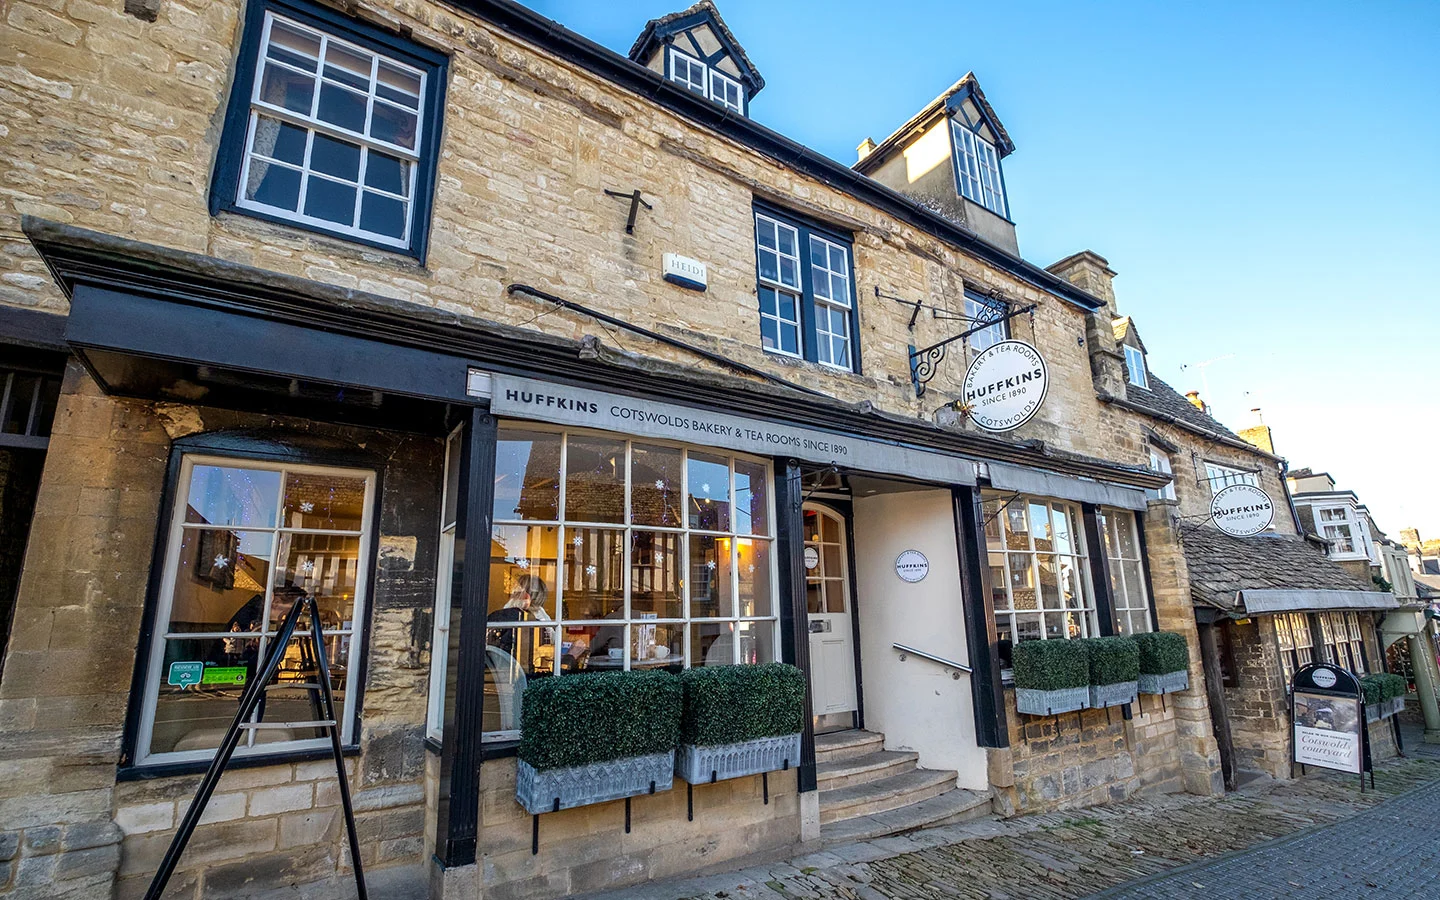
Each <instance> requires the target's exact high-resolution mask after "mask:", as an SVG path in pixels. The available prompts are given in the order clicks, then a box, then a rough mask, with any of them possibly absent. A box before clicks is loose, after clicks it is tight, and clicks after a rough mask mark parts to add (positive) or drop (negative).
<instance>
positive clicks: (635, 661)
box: [630, 616, 685, 672]
mask: <svg viewBox="0 0 1440 900" xmlns="http://www.w3.org/2000/svg"><path fill="white" fill-rule="evenodd" d="M636 618H637V621H636V622H635V624H634V625H632V626H630V638H631V639H630V668H632V669H669V670H670V671H672V672H679V671H680V670H681V669H682V668H684V666H685V626H684V625H665V624H658V623H657V624H646V623H645V621H644V620H643V617H638V616H637V617H636Z"/></svg>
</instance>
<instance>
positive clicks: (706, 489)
mask: <svg viewBox="0 0 1440 900" xmlns="http://www.w3.org/2000/svg"><path fill="white" fill-rule="evenodd" d="M700 492H701V493H703V494H704V495H705V496H707V497H708V496H710V482H708V481H707V482H705V483H704V484H702V485H700Z"/></svg>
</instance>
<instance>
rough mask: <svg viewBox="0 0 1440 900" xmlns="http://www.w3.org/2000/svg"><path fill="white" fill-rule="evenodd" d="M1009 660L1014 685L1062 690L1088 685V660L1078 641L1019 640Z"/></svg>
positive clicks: (1039, 689)
mask: <svg viewBox="0 0 1440 900" xmlns="http://www.w3.org/2000/svg"><path fill="white" fill-rule="evenodd" d="M1010 660H1011V665H1012V667H1013V668H1014V670H1015V686H1016V687H1017V688H1025V689H1027V690H1033V691H1062V690H1065V689H1066V688H1080V687H1087V686H1088V685H1089V684H1090V663H1089V662H1088V660H1087V658H1086V655H1085V647H1084V646H1083V645H1082V643H1081V642H1080V641H1021V642H1020V643H1018V644H1016V645H1015V647H1014V649H1013V650H1011V654H1010Z"/></svg>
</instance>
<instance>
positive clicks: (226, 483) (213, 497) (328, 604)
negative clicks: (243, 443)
mask: <svg viewBox="0 0 1440 900" xmlns="http://www.w3.org/2000/svg"><path fill="white" fill-rule="evenodd" d="M374 492H375V474H374V473H373V472H367V471H360V470H353V469H332V468H325V467H318V466H300V465H287V464H276V463H270V462H262V461H256V460H245V459H234V458H228V457H207V456H201V455H198V454H192V455H187V456H186V457H185V458H184V460H183V461H182V464H181V466H180V472H179V480H178V484H177V488H176V492H175V498H174V501H173V511H172V516H171V525H170V528H169V533H168V534H167V535H166V537H165V540H166V550H165V558H164V570H163V575H162V578H161V581H160V589H159V593H158V596H157V597H156V609H155V622H156V629H155V637H154V640H153V641H152V643H151V645H150V648H149V658H148V660H147V663H146V675H145V682H144V688H143V693H142V695H141V698H140V702H141V703H142V704H143V705H142V707H141V711H140V725H139V731H138V735H137V740H136V754H135V762H136V764H137V765H146V764H156V763H168V762H185V761H198V760H208V759H209V758H210V757H211V756H212V755H213V754H214V752H215V750H216V748H218V747H219V746H220V741H221V738H222V737H223V736H224V733H225V730H226V729H227V728H228V727H229V725H230V722H231V720H232V719H233V718H234V716H235V714H236V712H237V711H238V708H239V699H240V696H241V694H242V693H243V692H244V690H245V688H246V686H247V685H248V684H249V682H250V680H251V679H252V678H254V677H255V674H256V670H257V669H258V667H259V666H260V664H261V662H262V661H263V660H264V659H265V656H266V654H267V653H269V652H270V649H271V645H272V643H273V642H274V640H275V638H276V632H277V631H278V630H279V628H280V626H281V621H282V619H283V618H284V616H285V614H286V613H287V612H288V611H289V610H290V607H291V605H292V604H293V602H294V600H295V599H297V598H299V597H304V596H310V597H314V598H315V600H316V601H317V603H318V605H319V609H320V614H321V618H322V622H321V624H322V626H323V627H324V630H325V640H326V645H327V653H328V656H329V659H330V662H331V676H332V679H333V683H332V688H333V690H334V692H335V698H336V701H337V707H341V708H343V714H341V726H342V733H341V741H342V743H347V744H348V743H353V742H354V740H355V729H354V721H353V720H354V716H355V702H356V698H355V692H354V690H353V689H352V688H353V687H354V686H356V685H358V684H360V683H361V681H362V680H363V679H361V678H360V677H359V676H360V675H361V673H360V672H359V664H360V660H361V655H360V645H361V641H360V633H361V630H362V628H361V623H362V622H363V621H364V618H365V607H366V596H367V595H366V592H367V588H368V572H369V565H370V562H369V554H370V544H371V540H370V535H371V528H372V525H371V507H372V504H373V498H374ZM306 624H308V620H306ZM295 634H296V639H295V640H293V641H292V642H291V644H290V645H289V646H288V648H287V649H286V651H285V656H284V658H283V660H282V662H281V664H280V670H279V674H278V675H277V676H276V683H275V684H274V685H273V686H272V688H271V689H270V691H269V692H268V693H267V694H266V695H265V699H264V701H263V702H262V704H261V705H260V707H259V709H258V710H256V712H255V714H254V715H253V716H252V717H251V720H250V721H249V722H246V723H245V724H244V726H243V728H244V731H243V733H242V735H241V738H240V744H239V747H238V748H237V750H236V755H237V756H246V755H254V754H257V753H273V752H276V751H286V750H304V749H312V748H324V747H325V746H327V745H328V741H327V740H325V739H324V738H326V734H325V732H324V731H322V730H320V729H318V728H315V727H311V726H308V725H307V724H306V723H308V722H314V721H315V720H317V719H320V718H322V717H321V716H320V715H319V713H318V709H317V708H316V707H315V706H314V703H315V698H314V696H313V692H312V691H309V690H307V689H306V688H305V687H304V685H305V684H307V683H309V684H313V683H314V681H315V679H316V677H317V672H316V669H315V661H314V660H313V659H312V658H311V657H310V654H309V652H308V645H303V646H302V641H301V640H299V638H300V637H301V636H302V635H308V634H309V631H308V630H305V629H302V630H297V631H296V633H295ZM287 685H294V687H287Z"/></svg>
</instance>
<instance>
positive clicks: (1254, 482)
mask: <svg viewBox="0 0 1440 900" xmlns="http://www.w3.org/2000/svg"><path fill="white" fill-rule="evenodd" d="M1205 479H1206V480H1207V481H1209V482H1210V492H1211V493H1212V494H1216V493H1219V492H1220V490H1221V489H1222V488H1227V487H1229V486H1230V485H1232V484H1248V485H1250V486H1252V487H1259V486H1260V479H1259V478H1258V477H1257V476H1256V474H1255V473H1254V472H1247V471H1245V470H1244V469H1232V468H1230V467H1229V466H1222V465H1219V464H1217V463H1212V462H1207V463H1206V464H1205Z"/></svg>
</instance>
